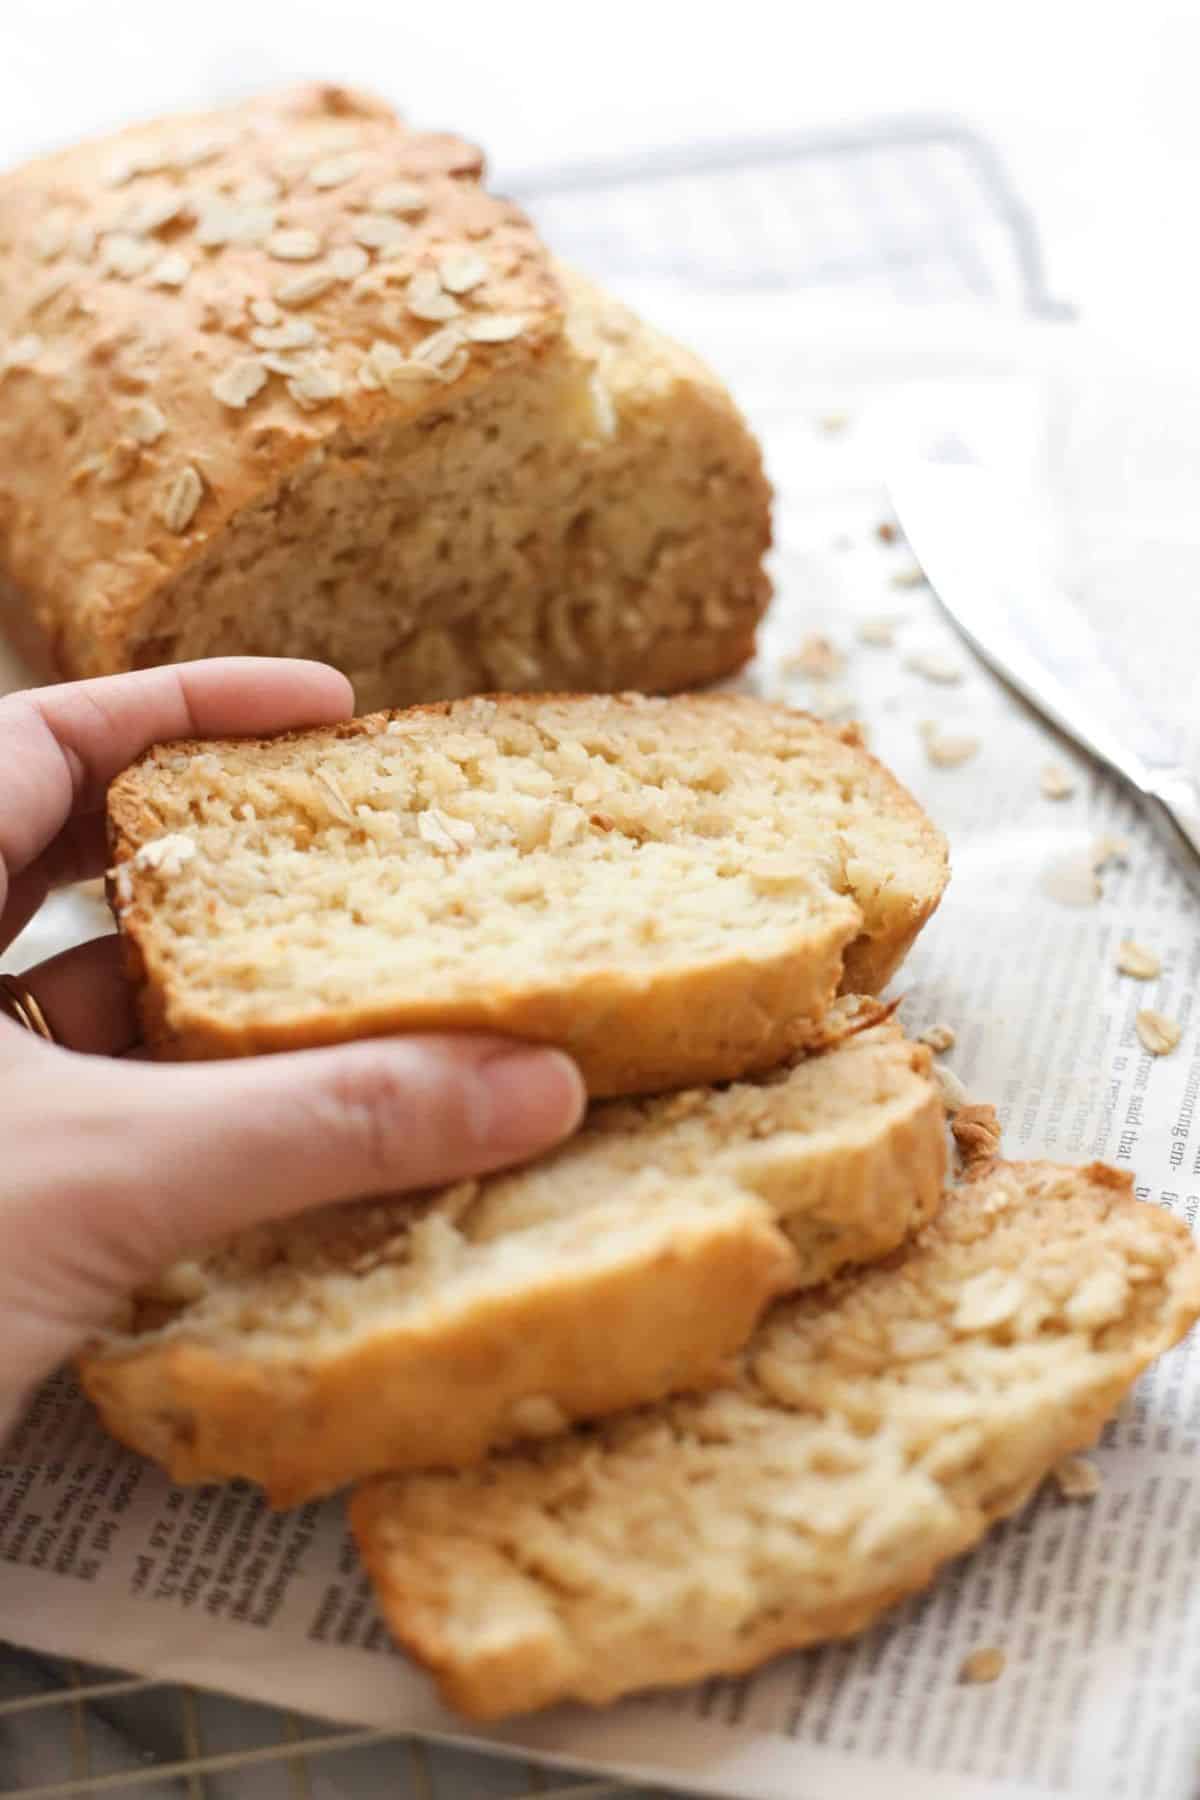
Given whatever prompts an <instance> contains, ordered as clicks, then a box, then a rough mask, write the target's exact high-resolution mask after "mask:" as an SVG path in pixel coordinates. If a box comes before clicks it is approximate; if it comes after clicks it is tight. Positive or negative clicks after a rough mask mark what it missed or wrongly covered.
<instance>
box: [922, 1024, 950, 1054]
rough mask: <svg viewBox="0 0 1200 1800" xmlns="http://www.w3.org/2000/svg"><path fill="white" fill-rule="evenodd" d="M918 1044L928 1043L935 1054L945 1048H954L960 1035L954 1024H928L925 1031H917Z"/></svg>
mask: <svg viewBox="0 0 1200 1800" xmlns="http://www.w3.org/2000/svg"><path fill="white" fill-rule="evenodd" d="M917 1042H918V1044H928V1046H929V1048H930V1049H931V1050H932V1051H933V1053H934V1055H935V1056H940V1055H941V1054H942V1052H943V1050H953V1048H954V1046H955V1044H956V1043H957V1042H958V1035H957V1033H956V1032H955V1030H954V1027H953V1026H952V1025H927V1026H926V1027H925V1029H924V1031H919V1032H918V1033H917Z"/></svg>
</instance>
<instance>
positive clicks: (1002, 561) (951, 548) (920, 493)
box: [888, 433, 1200, 885]
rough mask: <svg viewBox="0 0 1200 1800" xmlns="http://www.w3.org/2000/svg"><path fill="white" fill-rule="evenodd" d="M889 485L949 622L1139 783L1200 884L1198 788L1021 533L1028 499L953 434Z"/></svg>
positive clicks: (1025, 692)
mask: <svg viewBox="0 0 1200 1800" xmlns="http://www.w3.org/2000/svg"><path fill="white" fill-rule="evenodd" d="M888 491H889V496H890V499H891V503H892V506H893V509H894V511H895V514H896V518H897V520H898V522H899V524H900V528H901V530H902V531H903V532H904V535H905V537H906V539H907V540H908V544H909V548H910V549H911V551H912V554H913V556H914V558H915V559H916V561H917V563H918V565H919V566H920V568H921V570H922V572H923V574H924V575H925V578H926V580H927V581H928V582H929V585H930V587H931V588H932V589H933V592H934V595H935V596H936V598H937V600H938V602H939V603H940V605H941V607H942V609H943V611H944V612H945V613H946V615H947V617H948V618H949V620H950V622H951V624H953V625H954V627H955V628H956V630H957V631H958V632H959V634H960V635H961V636H962V637H963V638H965V640H966V642H967V643H968V644H969V645H970V646H971V648H972V649H973V650H974V651H975V653H976V654H977V655H978V656H979V657H980V658H981V660H982V661H983V662H984V663H986V664H987V666H988V667H989V668H990V669H992V671H993V672H994V673H995V674H997V675H999V676H1000V678H1001V679H1002V680H1003V681H1005V682H1007V683H1008V685H1009V686H1010V687H1012V688H1013V689H1015V690H1016V692H1017V693H1019V694H1020V695H1021V696H1022V698H1023V699H1025V700H1026V701H1027V702H1028V703H1029V705H1030V706H1032V707H1033V708H1034V709H1035V711H1037V712H1038V713H1040V714H1041V715H1042V717H1043V718H1045V719H1047V720H1048V721H1049V722H1050V723H1051V724H1052V725H1054V726H1055V727H1056V728H1057V729H1058V730H1059V731H1061V732H1062V733H1063V734H1064V735H1065V736H1066V737H1068V738H1070V739H1071V740H1072V741H1073V742H1074V743H1075V744H1077V745H1078V746H1079V747H1080V748H1081V749H1082V750H1084V751H1086V752H1087V753H1088V754H1089V755H1090V756H1092V757H1093V758H1094V759H1095V760H1096V761H1098V762H1100V763H1102V764H1104V765H1105V766H1106V767H1108V768H1109V769H1111V770H1113V771H1114V772H1115V773H1116V774H1117V775H1118V776H1119V777H1120V778H1121V779H1122V780H1123V781H1124V782H1125V783H1126V785H1127V786H1128V787H1129V788H1131V789H1132V790H1133V792H1134V794H1135V795H1136V796H1137V797H1138V798H1139V799H1140V800H1141V802H1142V803H1143V805H1144V807H1145V808H1146V810H1147V813H1148V815H1149V816H1150V818H1151V819H1152V821H1153V822H1154V824H1155V825H1156V827H1157V828H1158V829H1159V831H1160V832H1161V833H1162V834H1163V836H1164V837H1165V838H1166V839H1167V841H1168V843H1169V844H1170V846H1171V848H1172V849H1173V850H1174V851H1175V853H1176V855H1177V856H1178V857H1179V858H1180V860H1181V861H1182V862H1183V864H1184V867H1185V870H1186V872H1187V874H1188V876H1189V878H1190V879H1191V880H1192V881H1193V883H1196V884H1197V885H1200V787H1198V786H1197V784H1196V782H1195V781H1194V780H1193V778H1192V776H1191V775H1190V773H1189V772H1188V770H1187V769H1186V768H1185V767H1184V766H1183V764H1182V762H1181V761H1180V758H1179V755H1178V752H1177V750H1176V748H1175V745H1174V744H1173V742H1172V740H1171V737H1170V735H1169V734H1168V733H1167V732H1166V731H1164V730H1163V729H1162V727H1161V726H1160V725H1159V724H1158V722H1157V721H1155V720H1153V719H1151V718H1149V717H1147V715H1146V712H1145V710H1144V708H1143V707H1142V706H1141V705H1140V703H1139V702H1138V700H1137V699H1136V698H1135V697H1134V696H1133V695H1132V694H1131V693H1130V692H1129V690H1128V688H1127V687H1126V686H1125V684H1124V682H1123V681H1122V680H1121V678H1120V676H1119V675H1118V674H1117V672H1116V670H1115V669H1114V668H1113V667H1112V665H1111V663H1110V662H1109V661H1108V659H1107V658H1106V657H1105V655H1104V652H1103V649H1102V647H1101V645H1100V644H1099V642H1098V641H1097V638H1096V636H1095V633H1094V632H1093V631H1092V628H1091V626H1090V624H1089V622H1088V620H1087V618H1086V616H1085V615H1084V614H1083V613H1082V612H1081V610H1080V609H1079V607H1078V606H1076V604H1075V603H1074V601H1073V600H1072V599H1071V598H1070V596H1069V595H1068V594H1066V593H1064V592H1063V590H1062V589H1061V588H1060V587H1059V586H1058V585H1057V584H1056V583H1055V582H1054V581H1053V579H1052V578H1051V576H1050V575H1049V572H1048V570H1047V569H1046V567H1045V564H1044V562H1043V561H1042V560H1041V558H1040V557H1039V554H1038V551H1037V548H1036V544H1035V542H1034V541H1032V539H1031V537H1030V534H1028V533H1025V532H1023V530H1022V516H1021V501H1020V497H1019V495H1018V494H1017V493H1015V492H1014V491H1012V490H1010V489H1009V488H1008V487H1007V486H1006V484H1005V483H1004V482H1003V481H1002V480H1001V479H1000V478H999V477H997V476H996V475H995V474H993V473H992V472H991V471H990V470H989V469H988V468H986V467H985V466H984V465H983V464H982V463H980V462H979V461H977V460H976V459H975V458H974V456H973V455H972V453H971V451H970V449H969V447H968V446H967V444H966V443H965V442H964V440H963V439H962V438H961V437H959V436H958V435H957V434H954V433H950V434H946V435H943V436H939V437H937V438H935V439H934V440H933V441H931V443H930V444H929V445H928V446H927V447H926V449H925V451H924V453H923V454H907V455H905V456H903V457H902V458H900V459H898V460H897V462H896V464H895V466H894V468H893V470H892V472H891V475H890V478H889V480H888Z"/></svg>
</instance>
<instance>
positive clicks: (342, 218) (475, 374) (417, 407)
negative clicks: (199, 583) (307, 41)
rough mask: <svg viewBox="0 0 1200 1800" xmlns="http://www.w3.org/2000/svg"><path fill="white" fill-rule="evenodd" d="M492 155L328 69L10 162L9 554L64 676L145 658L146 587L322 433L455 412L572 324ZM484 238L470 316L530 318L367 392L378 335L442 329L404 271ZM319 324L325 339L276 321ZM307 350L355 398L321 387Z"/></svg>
mask: <svg viewBox="0 0 1200 1800" xmlns="http://www.w3.org/2000/svg"><path fill="white" fill-rule="evenodd" d="M482 169H483V161H482V157H481V155H480V153H479V152H478V151H477V150H476V149H475V148H474V147H473V146H471V145H469V144H466V143H464V142H463V141H462V140H461V139H459V138H455V137H451V136H443V135H438V134H434V133H421V132H415V131H412V130H409V129H408V128H407V127H405V126H403V125H401V123H400V122H399V121H398V120H397V119H396V117H395V115H394V114H393V113H392V111H391V109H390V108H388V107H387V106H385V105H383V104H382V103H381V102H379V101H376V100H374V99H372V98H371V97H369V96H365V95H362V94H358V93H354V92H351V91H349V90H346V89H343V88H338V87H335V86H331V85H328V84H324V85H311V86H308V87H303V88H298V89H295V90H292V91H288V92H286V93H283V94H277V95H271V96H268V97H266V98H264V99H259V100H254V101H250V102H246V103H243V104H240V105H238V106H234V107H230V108H227V109H225V110H223V111H220V112H216V113H211V114H205V115H201V116H196V117H192V118H187V119H178V118H176V119H169V120H164V121H158V122H155V123H152V124H148V125H139V126H134V127H132V128H130V129H129V130H127V131H123V132H121V133H119V134H117V135H116V136H115V137H112V138H110V139H106V140H103V141H101V142H98V143H96V142H93V143H88V144H84V145H80V146H77V147H75V148H73V149H70V150H66V151H62V152H59V153H57V154H55V155H53V156H49V157H46V158H43V159H42V160H41V161H40V162H37V163H33V164H31V165H29V166H27V167H25V168H22V169H17V170H15V171H13V172H11V173H10V174H8V175H6V176H4V177H3V178H0V265H2V266H3V268H4V276H5V279H4V282H3V284H2V285H0V571H2V572H3V574H4V575H5V576H6V578H7V580H8V581H9V583H10V585H11V587H12V588H13V589H15V590H16V591H17V592H18V593H23V594H24V595H25V596H27V597H28V600H29V602H30V603H31V605H32V608H33V611H34V613H35V615H36V618H37V621H38V624H39V628H40V631H41V634H42V636H43V638H44V640H45V642H46V644H47V645H48V647H49V650H50V652H51V653H52V654H53V656H54V660H55V662H56V663H57V665H58V668H59V670H60V672H61V673H62V674H64V675H74V676H78V675H93V674H103V673H108V672H111V671H112V670H115V669H119V668H122V667H127V666H129V652H130V646H131V644H132V642H133V641H134V639H135V637H136V635H137V626H138V623H139V621H140V619H141V617H142V615H143V614H144V613H145V611H146V609H147V607H148V605H149V604H150V602H151V600H152V598H153V597H154V596H155V595H156V594H157V593H158V592H159V591H161V590H162V589H163V587H164V585H165V584H167V583H168V582H170V581H171V580H172V579H174V578H177V577H178V576H179V575H180V573H181V572H182V571H183V570H184V569H185V567H187V566H188V565H189V564H191V563H193V562H194V561H195V560H196V559H197V558H199V557H200V556H202V554H203V553H204V550H205V548H206V546H207V545H209V544H210V543H211V542H212V541H213V540H214V539H215V538H216V537H217V536H218V534H219V533H220V532H221V531H222V530H223V529H224V528H225V527H226V526H227V525H228V524H229V522H230V521H231V520H232V519H233V518H234V517H235V516H236V515H237V514H238V513H239V511H241V510H242V509H243V508H245V507H246V506H247V505H248V504H250V503H251V502H253V501H255V500H257V499H258V498H259V497H261V496H263V495H265V494H269V493H270V492H271V491H272V490H273V489H274V488H276V487H277V486H278V485H279V483H280V482H281V481H282V480H284V479H285V478H286V477H287V476H288V474H289V472H290V471H293V470H295V469H296V468H297V467H298V465H300V464H301V463H304V462H308V461H310V460H311V459H312V458H313V457H315V456H319V454H320V452H321V447H322V445H324V444H327V443H330V442H333V441H337V440H341V439H343V438H344V437H345V436H346V435H347V434H349V435H350V436H351V437H359V438H361V437H364V436H366V435H367V434H369V432H370V431H371V430H372V429H373V428H375V427H377V426H378V424H379V423H380V422H381V421H383V420H387V421H388V422H389V423H396V422H402V421H404V420H416V419H418V418H421V417H422V416H425V415H428V414H430V413H432V412H435V411H436V410H437V409H438V408H439V407H441V406H443V405H444V403H445V398H446V395H447V392H448V391H449V390H450V388H452V390H453V393H454V395H455V396H456V398H461V397H463V396H465V395H467V394H469V393H471V392H472V391H473V390H474V389H476V388H478V387H479V386H480V385H481V384H486V383H487V382H489V381H491V380H492V379H494V378H495V377H496V375H497V374H499V373H500V372H501V371H504V370H508V369H512V368H514V367H517V366H521V365H528V366H531V367H532V366H533V365H534V364H535V363H536V362H537V360H538V359H539V357H540V356H541V355H542V354H543V353H544V351H545V349H546V348H547V347H548V346H549V345H550V344H551V343H553V342H554V341H555V340H556V339H557V337H558V336H559V334H560V332H561V328H562V308H563V300H562V291H561V288H560V285H559V282H558V280H557V278H556V276H555V274H554V271H553V269H552V267H551V264H550V261H549V258H548V257H547V254H546V252H545V251H544V249H543V248H542V246H541V245H540V243H539V242H538V240H537V237H536V235H535V234H534V231H533V228H532V226H531V225H530V224H529V222H528V220H527V219H526V218H525V216H524V215H523V214H522V213H521V212H520V211H519V209H518V208H516V207H515V206H513V205H511V204H510V203H509V202H507V201H503V200H498V199H495V198H493V197H492V196H491V195H489V194H487V193H486V192H485V190H484V189H483V188H482V187H481V186H480V184H479V177H480V175H481V174H482ZM389 188H390V189H391V190H392V192H391V193H388V192H387V191H384V192H382V193H381V191H380V190H388V189H389ZM403 188H410V189H413V190H415V191H414V194H413V195H412V196H406V195H405V194H404V193H403V192H402V191H397V190H402V189H403ZM173 207H177V209H178V210H176V211H172V208H173ZM389 221H390V226H389ZM281 232H282V233H284V234H292V235H290V236H288V235H285V236H283V237H280V236H279V235H278V234H279V233H281ZM389 232H391V233H392V234H393V241H392V242H391V243H388V242H387V239H388V237H389ZM296 234H312V239H313V242H306V241H305V238H304V236H303V235H301V236H297V235H296ZM363 240H366V242H364V241H363ZM372 240H375V241H372ZM313 243H315V245H316V246H317V247H318V248H317V253H316V254H309V252H310V251H311V250H312V249H313ZM339 251H342V252H344V251H350V252H351V253H352V254H354V253H360V252H361V260H363V261H364V272H363V273H361V274H359V275H357V276H354V275H349V274H347V275H345V276H338V277H336V278H334V277H333V276H332V274H331V279H330V282H329V285H328V287H327V288H326V289H325V291H323V292H321V293H318V294H316V295H315V296H314V297H313V298H311V299H309V300H303V301H295V300H292V299H290V298H289V297H288V295H289V291H291V290H290V284H291V283H294V282H295V281H296V279H297V278H299V277H306V276H310V275H311V274H313V272H314V271H318V270H320V271H324V272H331V271H332V270H333V268H334V267H335V266H340V265H336V262H335V259H336V258H337V254H338V252H339ZM468 251H469V252H470V253H471V254H472V255H476V256H481V257H482V258H483V260H484V261H485V263H486V265H487V270H488V274H487V278H486V280H485V281H482V282H480V283H479V284H478V285H476V286H472V287H471V288H470V289H469V290H468V291H467V292H465V293H464V294H463V296H462V298H461V301H460V302H458V303H457V304H458V305H459V306H460V312H459V314H458V315H457V316H458V318H459V319H460V321H461V320H463V319H470V320H474V319H475V318H476V317H477V316H478V317H479V318H480V319H481V320H482V318H483V316H484V315H487V316H488V317H489V318H495V319H496V320H500V321H503V320H509V319H511V320H515V321H519V327H520V328H519V330H518V331H517V332H516V333H515V334H514V335H513V336H512V337H502V338H498V339H497V340H496V341H494V342H493V341H486V342H484V341H476V340H474V339H471V340H464V342H463V343H462V345H461V346H459V347H457V348H456V350H455V353H454V355H453V357H452V358H450V359H448V360H446V361H443V362H440V363H436V364H431V365H430V366H431V367H432V368H433V371H434V372H433V374H432V375H430V376H427V377H420V378H417V377H416V376H413V377H411V378H409V377H407V376H405V377H403V378H400V377H398V378H396V379H395V380H393V381H392V385H391V387H390V388H388V387H385V386H376V387H375V388H374V389H368V388H366V387H364V386H363V385H362V383H361V380H360V374H361V370H362V365H363V362H364V359H365V357H366V356H367V353H368V352H369V351H370V349H371V346H372V345H373V344H374V343H375V342H377V341H380V340H382V341H384V342H386V343H388V344H390V345H392V346H393V347H394V350H395V351H396V352H397V353H398V358H399V359H408V358H411V357H412V355H413V352H414V351H416V350H417V347H418V346H419V345H421V344H422V343H423V341H426V340H428V339H429V338H430V337H431V336H432V334H433V333H434V332H436V331H438V330H439V329H441V326H440V323H439V321H438V320H437V319H428V318H426V319H422V318H418V317H416V316H414V315H413V314H412V313H411V312H410V311H409V310H408V309H407V306H406V296H407V294H408V288H407V283H408V280H409V278H410V277H411V276H412V275H414V274H415V273H417V272H418V271H432V270H434V269H435V268H436V267H437V266H438V265H439V263H440V261H441V259H442V258H443V257H444V256H446V255H447V254H453V255H460V254H463V253H466V252H468ZM168 257H169V258H170V259H172V262H173V263H174V265H175V266H174V267H172V266H171V263H168V264H167V266H166V268H165V269H164V267H163V259H164V258H168ZM366 265H369V266H366ZM181 271H183V274H182V278H181V279H178V284H177V285H176V284H175V283H176V280H177V278H179V277H180V272H181ZM281 294H282V296H283V302H282V304H280V303H279V300H278V296H280V295H281ZM254 306H257V307H259V308H260V309H261V308H265V309H266V310H265V312H264V313H263V318H265V319H266V320H268V321H269V323H263V320H262V319H260V318H258V317H256V316H255V314H254V313H253V312H252V310H251V308H252V307H254ZM435 310H436V303H435ZM308 328H311V330H312V334H313V336H312V341H311V342H310V343H307V344H299V345H296V346H291V345H289V344H287V343H286V342H284V341H283V340H282V338H280V337H279V336H278V334H280V333H285V332H287V331H289V330H298V332H299V335H300V336H304V335H306V332H307V329H308ZM483 328H484V327H482V326H481V329H483ZM472 329H474V327H473V326H472ZM500 329H503V327H500ZM272 333H275V334H277V335H276V336H275V337H274V338H273V337H272V336H271V334H272ZM264 334H265V335H264ZM264 355H266V356H268V357H273V358H275V359H276V360H277V361H278V360H279V359H282V362H281V364H280V367H279V368H277V369H273V368H267V367H265V366H264V365H263V364H262V361H261V359H262V357H263V356H264ZM239 363H242V364H250V365H251V366H252V367H253V368H254V369H255V370H256V371H257V372H256V373H255V374H254V375H253V376H252V377H251V384H253V382H254V381H257V380H261V386H260V387H259V388H258V389H257V391H256V392H255V393H254V394H253V395H252V396H251V397H250V398H249V399H248V401H246V402H245V403H244V404H243V405H241V406H239V405H237V404H236V403H226V402H225V401H223V400H222V399H220V398H218V397H217V395H215V394H214V393H213V391H212V387H213V383H214V382H218V383H219V382H220V381H221V380H222V379H223V378H225V377H227V376H228V375H229V373H230V371H231V369H232V368H233V367H234V366H235V365H237V364H239ZM282 363H288V364H289V365H294V367H289V368H287V369H284V368H283V366H282ZM313 367H315V368H317V369H319V370H320V371H323V372H325V373H326V374H328V375H329V376H330V377H331V378H332V383H333V384H334V385H336V386H337V388H338V392H337V393H336V394H335V395H332V396H331V397H329V398H325V397H323V394H322V393H321V392H319V391H318V387H317V386H315V385H312V384H307V385H306V383H305V376H306V372H307V371H308V370H309V369H310V368H313ZM452 370H453V380H452V382H447V381H445V380H443V379H441V378H440V376H442V375H448V374H449V373H450V372H451V371H452ZM298 383H299V384H300V392H299V396H298V397H297V384H298ZM234 400H235V401H236V395H235V396H234ZM147 404H149V405H150V406H152V407H153V408H154V409H155V410H156V413H157V415H159V417H158V419H157V420H155V419H154V415H153V414H152V415H150V416H149V420H150V422H147V415H146V412H145V408H146V406H147ZM189 470H191V471H194V472H195V477H197V478H198V481H196V482H195V486H196V488H197V489H198V492H197V493H196V494H195V495H193V494H191V493H190V492H189V489H190V488H191V486H192V485H193V477H191V476H189V475H188V474H187V471H189ZM181 481H182V482H183V484H184V485H183V486H182V488H180V487H178V486H177V484H179V483H180V482H181ZM173 490H174V501H175V504H174V508H172V493H173ZM164 513H172V514H173V517H172V519H171V520H167V519H164V517H163V514H164ZM185 515H186V517H185Z"/></svg>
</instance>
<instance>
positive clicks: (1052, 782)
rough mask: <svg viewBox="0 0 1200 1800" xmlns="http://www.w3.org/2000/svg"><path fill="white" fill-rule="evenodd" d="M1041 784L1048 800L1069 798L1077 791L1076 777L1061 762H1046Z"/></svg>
mask: <svg viewBox="0 0 1200 1800" xmlns="http://www.w3.org/2000/svg"><path fill="white" fill-rule="evenodd" d="M1039 785H1040V787H1041V790H1042V793H1043V795H1044V796H1045V798H1046V799H1047V800H1069V799H1070V797H1071V795H1072V794H1073V793H1074V792H1075V777H1074V776H1073V775H1072V774H1070V773H1069V771H1068V770H1066V769H1064V768H1063V766H1062V764H1061V763H1045V764H1044V765H1043V767H1042V773H1041V778H1040V782H1039Z"/></svg>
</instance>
